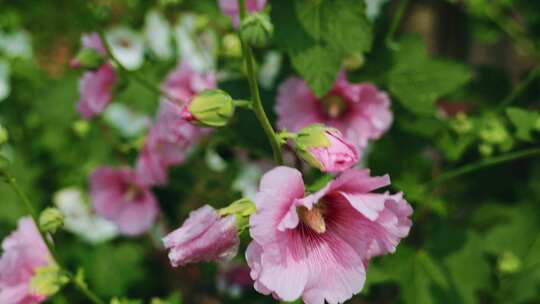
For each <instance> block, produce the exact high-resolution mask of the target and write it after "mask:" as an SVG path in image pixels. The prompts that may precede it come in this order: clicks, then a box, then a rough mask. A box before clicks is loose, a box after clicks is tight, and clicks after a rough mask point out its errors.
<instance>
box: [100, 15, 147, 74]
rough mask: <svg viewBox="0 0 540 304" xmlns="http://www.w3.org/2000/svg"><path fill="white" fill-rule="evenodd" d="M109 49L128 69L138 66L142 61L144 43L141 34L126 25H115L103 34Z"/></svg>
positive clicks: (134, 68)
mask: <svg viewBox="0 0 540 304" xmlns="http://www.w3.org/2000/svg"><path fill="white" fill-rule="evenodd" d="M105 38H106V39H107V42H108V43H109V45H110V46H111V51H112V53H113V55H114V57H116V59H118V61H120V63H121V64H122V65H123V66H124V67H125V68H126V69H128V70H136V69H138V68H140V67H141V66H142V64H143V62H144V45H143V40H142V37H141V35H139V33H137V32H135V31H134V30H132V29H130V28H128V27H126V26H117V27H114V28H112V29H111V30H109V31H107V33H106V34H105Z"/></svg>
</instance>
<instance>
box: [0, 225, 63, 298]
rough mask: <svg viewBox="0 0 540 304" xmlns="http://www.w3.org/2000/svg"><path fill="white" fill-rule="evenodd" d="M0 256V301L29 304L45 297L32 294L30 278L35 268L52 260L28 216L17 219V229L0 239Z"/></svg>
mask: <svg viewBox="0 0 540 304" xmlns="http://www.w3.org/2000/svg"><path fill="white" fill-rule="evenodd" d="M2 250H3V251H4V253H3V254H2V257H1V258H0V303H3V304H32V303H41V302H43V301H45V298H46V296H43V295H39V294H33V293H32V291H31V290H30V281H31V280H32V277H33V276H34V274H35V270H36V268H39V267H44V266H47V265H49V264H50V263H52V262H53V260H52V257H51V255H50V253H49V251H48V249H47V246H46V245H45V242H44V241H43V239H42V238H41V235H40V234H39V232H38V230H37V227H36V225H35V224H34V222H33V221H32V219H31V218H30V217H25V218H22V219H20V220H19V224H18V226H17V230H16V231H15V232H13V233H11V235H9V236H8V237H7V238H6V239H5V240H4V241H3V242H2Z"/></svg>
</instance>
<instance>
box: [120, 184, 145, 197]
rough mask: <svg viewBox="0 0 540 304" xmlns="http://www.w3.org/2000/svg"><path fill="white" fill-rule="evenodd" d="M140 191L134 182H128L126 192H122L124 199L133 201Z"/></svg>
mask: <svg viewBox="0 0 540 304" xmlns="http://www.w3.org/2000/svg"><path fill="white" fill-rule="evenodd" d="M141 193H142V191H141V189H140V188H139V187H137V186H135V185H134V184H131V183H130V184H128V185H127V189H126V192H125V193H124V199H125V200H126V201H134V200H135V199H136V198H137V197H138V196H139V195H140V194H141Z"/></svg>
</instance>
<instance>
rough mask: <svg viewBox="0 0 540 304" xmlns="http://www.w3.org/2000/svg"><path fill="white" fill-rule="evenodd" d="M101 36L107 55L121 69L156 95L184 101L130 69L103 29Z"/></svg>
mask: <svg viewBox="0 0 540 304" xmlns="http://www.w3.org/2000/svg"><path fill="white" fill-rule="evenodd" d="M98 34H99V38H100V39H101V41H102V43H103V46H104V47H105V50H106V51H107V56H108V57H109V58H110V59H111V60H112V62H114V64H115V65H116V66H117V67H118V69H120V71H121V72H122V73H123V74H125V75H127V76H129V77H130V78H132V79H134V80H135V81H137V82H138V83H139V84H141V85H142V86H143V87H145V88H146V89H147V90H149V91H151V92H153V93H155V94H156V95H160V96H165V97H167V99H170V100H172V101H175V102H178V103H183V102H184V101H183V100H180V99H178V98H175V97H173V96H170V95H169V94H167V92H164V91H163V90H161V89H160V88H158V87H156V86H155V85H154V84H153V83H152V82H150V81H148V80H147V79H146V78H144V77H142V76H141V75H139V74H137V73H135V72H133V71H130V70H128V69H127V68H126V67H125V66H124V65H123V64H122V63H121V62H120V61H119V60H118V58H116V57H115V56H114V54H113V52H112V50H111V46H110V45H109V42H107V39H106V37H105V33H104V32H103V31H99V32H98Z"/></svg>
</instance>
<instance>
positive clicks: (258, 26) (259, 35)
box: [240, 13, 274, 47]
mask: <svg viewBox="0 0 540 304" xmlns="http://www.w3.org/2000/svg"><path fill="white" fill-rule="evenodd" d="M273 33H274V26H273V25H272V22H270V18H268V16H267V15H266V14H264V13H253V14H250V15H249V16H247V17H246V18H245V19H244V20H243V21H242V24H241V25H240V37H242V40H243V41H244V42H246V43H247V44H249V45H251V46H254V47H263V46H265V45H266V44H267V43H268V41H270V39H271V38H272V35H273Z"/></svg>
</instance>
